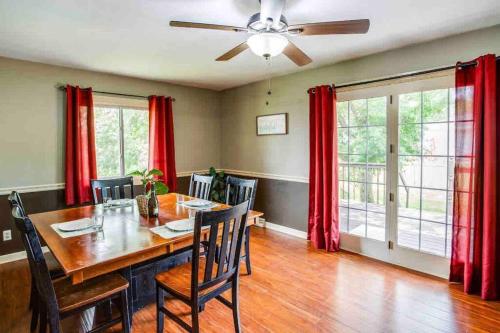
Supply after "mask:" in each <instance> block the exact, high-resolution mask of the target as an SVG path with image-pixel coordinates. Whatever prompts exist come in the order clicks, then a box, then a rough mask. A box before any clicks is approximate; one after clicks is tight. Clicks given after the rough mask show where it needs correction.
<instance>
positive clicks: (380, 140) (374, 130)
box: [367, 126, 387, 163]
mask: <svg viewBox="0 0 500 333" xmlns="http://www.w3.org/2000/svg"><path fill="white" fill-rule="evenodd" d="M367 130H368V151H367V153H368V162H370V163H385V152H386V140H387V130H386V128H385V127H384V126H376V127H368V129H367Z"/></svg>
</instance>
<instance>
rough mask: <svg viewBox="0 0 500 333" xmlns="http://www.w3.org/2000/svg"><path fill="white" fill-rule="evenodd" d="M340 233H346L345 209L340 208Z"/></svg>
mask: <svg viewBox="0 0 500 333" xmlns="http://www.w3.org/2000/svg"><path fill="white" fill-rule="evenodd" d="M340 231H342V232H347V208H344V207H340Z"/></svg>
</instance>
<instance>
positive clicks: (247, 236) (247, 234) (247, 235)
mask: <svg viewBox="0 0 500 333" xmlns="http://www.w3.org/2000/svg"><path fill="white" fill-rule="evenodd" d="M245 263H246V265H247V274H248V275H250V274H252V267H251V266H250V228H248V227H247V228H246V229H245Z"/></svg>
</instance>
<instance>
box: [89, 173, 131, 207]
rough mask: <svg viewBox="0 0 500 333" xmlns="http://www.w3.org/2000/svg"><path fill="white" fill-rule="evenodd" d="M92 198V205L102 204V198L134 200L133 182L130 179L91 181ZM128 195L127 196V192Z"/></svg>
mask: <svg viewBox="0 0 500 333" xmlns="http://www.w3.org/2000/svg"><path fill="white" fill-rule="evenodd" d="M90 186H91V187H92V198H93V199H94V205H97V204H100V203H102V202H103V200H104V198H111V199H125V198H127V197H128V198H134V180H133V178H132V177H120V178H106V179H92V180H91V181H90ZM126 190H127V191H128V192H129V193H130V195H129V196H127V193H126V192H127V191H126Z"/></svg>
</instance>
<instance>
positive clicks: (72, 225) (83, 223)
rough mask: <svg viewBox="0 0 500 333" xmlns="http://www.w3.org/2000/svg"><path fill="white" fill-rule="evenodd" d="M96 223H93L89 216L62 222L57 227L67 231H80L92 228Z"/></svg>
mask: <svg viewBox="0 0 500 333" xmlns="http://www.w3.org/2000/svg"><path fill="white" fill-rule="evenodd" d="M93 226H94V225H93V223H92V220H91V219H89V218H86V219H81V220H76V221H71V222H67V223H62V224H60V225H58V226H57V229H59V230H61V231H65V232H69V231H80V230H85V229H88V228H92V227H93Z"/></svg>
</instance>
